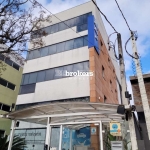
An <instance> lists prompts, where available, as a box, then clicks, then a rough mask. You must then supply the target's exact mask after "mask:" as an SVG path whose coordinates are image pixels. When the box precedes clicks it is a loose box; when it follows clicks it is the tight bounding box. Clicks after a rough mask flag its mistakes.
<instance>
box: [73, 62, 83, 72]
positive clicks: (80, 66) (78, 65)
mask: <svg viewBox="0 0 150 150" xmlns="http://www.w3.org/2000/svg"><path fill="white" fill-rule="evenodd" d="M78 70H79V71H83V63H77V64H74V65H73V72H77V71H78Z"/></svg>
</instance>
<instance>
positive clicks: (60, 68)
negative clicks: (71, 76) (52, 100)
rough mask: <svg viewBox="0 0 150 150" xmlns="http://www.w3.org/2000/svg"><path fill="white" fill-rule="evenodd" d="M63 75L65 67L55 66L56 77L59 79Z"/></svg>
mask: <svg viewBox="0 0 150 150" xmlns="http://www.w3.org/2000/svg"><path fill="white" fill-rule="evenodd" d="M62 77H63V67H58V68H55V74H54V79H59V78H62Z"/></svg>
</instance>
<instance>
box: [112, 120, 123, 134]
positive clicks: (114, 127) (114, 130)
mask: <svg viewBox="0 0 150 150" xmlns="http://www.w3.org/2000/svg"><path fill="white" fill-rule="evenodd" d="M110 134H111V135H113V136H121V125H120V122H117V121H111V122H110Z"/></svg>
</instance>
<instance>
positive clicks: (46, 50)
mask: <svg viewBox="0 0 150 150" xmlns="http://www.w3.org/2000/svg"><path fill="white" fill-rule="evenodd" d="M48 51H49V47H48V46H47V47H43V48H41V57H44V56H47V55H48Z"/></svg>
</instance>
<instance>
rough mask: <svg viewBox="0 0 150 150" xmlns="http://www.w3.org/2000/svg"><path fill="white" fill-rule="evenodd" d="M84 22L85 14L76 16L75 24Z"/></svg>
mask: <svg viewBox="0 0 150 150" xmlns="http://www.w3.org/2000/svg"><path fill="white" fill-rule="evenodd" d="M80 24H83V16H79V17H76V18H75V25H80Z"/></svg>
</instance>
